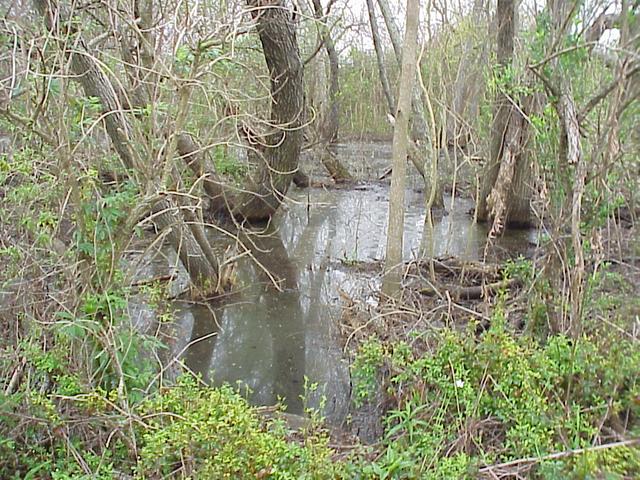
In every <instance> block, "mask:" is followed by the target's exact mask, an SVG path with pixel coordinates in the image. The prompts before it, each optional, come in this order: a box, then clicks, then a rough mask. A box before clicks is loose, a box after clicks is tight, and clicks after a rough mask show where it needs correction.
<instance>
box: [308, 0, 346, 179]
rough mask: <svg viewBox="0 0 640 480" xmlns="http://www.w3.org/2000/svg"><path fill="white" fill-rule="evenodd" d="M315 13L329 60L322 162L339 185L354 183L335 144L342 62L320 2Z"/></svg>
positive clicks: (321, 127) (338, 124) (323, 119)
mask: <svg viewBox="0 0 640 480" xmlns="http://www.w3.org/2000/svg"><path fill="white" fill-rule="evenodd" d="M313 11H314V16H315V18H316V20H317V21H318V22H319V30H320V38H321V40H322V43H323V45H324V49H325V52H326V53H327V58H328V59H329V102H328V104H327V106H326V109H325V111H324V112H323V113H322V122H321V125H320V135H321V137H322V142H323V145H322V148H321V152H320V155H321V160H322V164H323V165H324V167H325V168H326V169H327V171H328V172H329V175H331V178H333V180H335V181H336V182H338V183H341V182H348V181H352V180H353V177H352V176H351V174H350V173H349V170H347V168H346V167H345V166H344V165H343V164H342V163H341V162H340V161H339V160H338V157H337V155H336V152H335V144H336V143H337V142H338V132H339V130H340V100H339V96H340V83H339V82H340V80H339V76H340V60H339V58H338V52H336V47H335V44H334V43H333V39H332V38H331V33H330V32H329V29H328V27H327V25H326V23H325V20H324V14H323V11H322V5H321V3H320V0H313Z"/></svg>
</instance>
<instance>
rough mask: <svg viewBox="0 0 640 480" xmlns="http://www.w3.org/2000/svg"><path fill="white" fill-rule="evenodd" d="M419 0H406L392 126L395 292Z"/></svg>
mask: <svg viewBox="0 0 640 480" xmlns="http://www.w3.org/2000/svg"><path fill="white" fill-rule="evenodd" d="M419 17H420V2H419V0H407V19H406V29H407V30H406V34H405V37H404V38H405V42H404V51H403V52H402V71H401V74H400V85H399V92H398V109H397V111H396V124H395V128H394V130H393V173H392V175H391V190H390V192H389V230H388V234H387V258H386V260H385V276H384V280H383V286H382V288H383V292H384V293H385V294H386V295H395V294H397V293H398V292H399V291H400V281H401V278H402V265H403V262H402V251H403V238H402V237H403V234H404V190H405V165H406V158H407V144H408V135H407V131H408V126H409V118H410V116H411V95H412V92H413V84H414V81H415V77H416V53H417V52H416V51H417V44H418V20H419Z"/></svg>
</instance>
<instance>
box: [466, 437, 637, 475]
mask: <svg viewBox="0 0 640 480" xmlns="http://www.w3.org/2000/svg"><path fill="white" fill-rule="evenodd" d="M638 444H640V438H635V439H632V440H625V441H622V442H615V443H607V444H605V445H598V446H596V447H588V448H577V449H575V450H567V451H564V452H557V453H551V454H549V455H543V456H541V457H527V458H519V459H517V460H512V461H510V462H505V463H499V464H496V465H487V466H485V467H482V468H481V469H480V470H478V473H493V470H500V469H504V468H509V467H516V466H518V465H523V464H527V463H540V462H544V461H547V460H557V459H559V458H567V457H572V456H574V455H582V454H583V453H589V452H597V451H600V450H610V449H612V448H620V447H631V446H633V445H638Z"/></svg>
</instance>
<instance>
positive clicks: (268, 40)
mask: <svg viewBox="0 0 640 480" xmlns="http://www.w3.org/2000/svg"><path fill="white" fill-rule="evenodd" d="M263 4H264V2H263V1H262V0H247V5H248V6H249V7H252V10H251V15H252V17H253V18H254V20H255V21H256V24H257V29H258V34H259V36H260V42H261V44H262V51H263V53H264V57H265V61H266V63H267V68H268V70H269V77H270V79H271V99H272V100H271V116H270V121H269V123H270V124H271V125H272V126H273V129H272V131H271V132H270V133H269V134H268V135H266V137H265V138H264V139H263V140H264V147H263V148H260V150H259V151H258V152H257V154H258V157H259V162H260V164H259V168H258V170H257V172H256V173H255V175H254V176H252V177H250V178H248V179H247V182H246V184H245V185H244V186H243V191H241V192H237V191H233V190H232V189H230V188H224V191H223V194H222V195H219V196H217V197H216V198H214V199H213V202H212V208H213V211H214V212H227V213H230V214H231V215H233V216H236V217H240V218H244V219H246V220H264V219H267V218H269V217H271V215H273V214H274V213H275V211H276V210H277V209H278V207H279V206H280V205H281V203H282V202H283V200H284V198H285V195H286V193H287V191H288V189H289V186H290V185H291V181H292V180H293V177H294V175H295V173H296V171H297V169H298V162H299V158H300V150H301V148H302V126H303V124H304V121H303V120H304V85H303V81H302V75H303V73H302V61H301V60H300V52H299V51H298V41H297V35H296V26H295V24H294V20H293V18H292V14H291V13H290V12H289V10H288V9H286V8H285V5H284V4H285V2H284V1H283V0H276V1H272V2H269V5H268V7H266V8H260V7H262V6H263Z"/></svg>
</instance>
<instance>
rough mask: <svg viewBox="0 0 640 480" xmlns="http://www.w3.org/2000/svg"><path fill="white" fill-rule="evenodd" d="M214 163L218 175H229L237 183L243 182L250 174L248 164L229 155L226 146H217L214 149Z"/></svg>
mask: <svg viewBox="0 0 640 480" xmlns="http://www.w3.org/2000/svg"><path fill="white" fill-rule="evenodd" d="M213 163H214V165H215V168H216V172H217V173H219V174H221V175H227V176H229V177H231V178H232V179H233V180H235V181H236V182H240V181H242V179H243V178H244V177H245V176H246V175H247V173H248V172H249V169H248V167H247V165H246V164H243V163H241V162H240V161H238V159H236V158H234V157H233V156H231V155H230V154H229V150H228V147H227V146H226V145H217V146H216V147H215V148H214V149H213Z"/></svg>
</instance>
